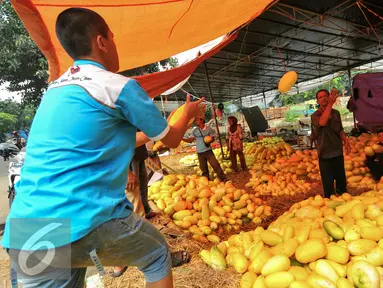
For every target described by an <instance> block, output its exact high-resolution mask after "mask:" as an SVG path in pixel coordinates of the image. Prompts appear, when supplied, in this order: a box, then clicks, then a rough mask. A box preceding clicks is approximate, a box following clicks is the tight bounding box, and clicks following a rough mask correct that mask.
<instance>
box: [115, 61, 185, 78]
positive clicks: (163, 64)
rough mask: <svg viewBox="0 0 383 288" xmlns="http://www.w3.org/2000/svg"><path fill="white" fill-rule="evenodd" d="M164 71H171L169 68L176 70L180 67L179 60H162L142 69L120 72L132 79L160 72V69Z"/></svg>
mask: <svg viewBox="0 0 383 288" xmlns="http://www.w3.org/2000/svg"><path fill="white" fill-rule="evenodd" d="M160 66H161V67H162V69H169V68H174V67H177V66H178V59H177V58H173V57H171V58H168V59H165V60H162V61H160V62H156V63H152V64H148V65H145V66H142V67H138V68H134V69H130V70H126V71H122V72H120V74H122V75H124V76H127V77H131V76H139V75H145V74H151V73H155V72H159V71H160V68H161V67H160Z"/></svg>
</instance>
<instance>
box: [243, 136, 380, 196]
mask: <svg viewBox="0 0 383 288" xmlns="http://www.w3.org/2000/svg"><path fill="white" fill-rule="evenodd" d="M349 141H350V145H351V153H350V155H348V156H345V157H344V163H345V171H346V177H347V185H348V187H351V188H368V189H375V186H376V185H377V186H378V190H379V188H383V184H382V183H383V182H380V183H376V181H375V180H374V179H373V178H372V175H371V174H370V173H369V172H370V171H369V169H368V168H367V167H366V166H365V160H366V155H367V156H372V155H373V154H375V153H382V152H383V147H382V146H381V145H379V144H377V143H378V136H377V135H375V134H363V135H361V136H359V137H358V138H355V137H350V138H349ZM251 174H252V178H251V179H250V181H249V183H247V184H246V186H247V187H252V188H254V190H255V192H256V196H258V197H259V196H264V195H272V196H278V195H296V194H297V193H305V192H308V191H310V190H311V189H312V187H313V186H315V185H316V183H320V180H321V177H320V172H319V161H318V154H317V151H316V150H304V151H300V150H298V151H295V152H294V153H292V154H290V155H289V156H287V155H286V156H282V157H278V158H276V159H275V160H274V161H269V163H255V164H254V165H253V167H252V171H251Z"/></svg>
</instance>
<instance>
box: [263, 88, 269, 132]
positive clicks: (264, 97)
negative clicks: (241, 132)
mask: <svg viewBox="0 0 383 288" xmlns="http://www.w3.org/2000/svg"><path fill="white" fill-rule="evenodd" d="M263 103H264V104H265V115H266V122H267V127H268V126H269V120H268V117H267V109H266V94H265V91H263Z"/></svg>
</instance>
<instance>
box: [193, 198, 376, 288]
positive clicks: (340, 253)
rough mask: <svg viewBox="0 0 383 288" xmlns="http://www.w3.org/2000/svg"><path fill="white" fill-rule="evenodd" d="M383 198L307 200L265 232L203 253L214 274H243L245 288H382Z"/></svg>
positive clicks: (260, 230) (234, 239) (241, 236)
mask: <svg viewBox="0 0 383 288" xmlns="http://www.w3.org/2000/svg"><path fill="white" fill-rule="evenodd" d="M382 209H383V193H382V192H376V191H370V192H367V193H364V194H362V195H360V196H356V197H352V196H351V195H350V194H347V193H345V194H343V195H342V196H341V197H332V199H324V198H322V197H321V196H316V197H315V198H309V199H306V200H304V201H301V202H299V203H296V204H294V205H292V206H291V208H290V210H289V211H287V212H285V213H284V214H283V215H282V216H280V217H279V218H278V219H277V220H276V221H275V222H273V223H271V224H270V226H269V227H268V229H267V230H264V229H263V228H262V227H257V228H256V229H255V230H254V231H250V232H244V233H242V232H241V233H239V234H236V235H233V236H231V237H230V238H229V239H228V241H224V242H221V243H219V244H218V245H216V246H214V247H213V248H212V249H211V250H210V251H208V250H203V251H201V253H200V256H201V258H202V260H203V261H204V262H205V263H206V264H207V265H209V266H210V267H211V268H213V269H215V270H225V269H227V268H228V267H232V269H234V270H235V271H236V272H237V273H241V274H243V276H242V278H241V282H240V287H241V288H258V287H266V288H287V287H291V288H310V287H312V288H322V287H326V288H352V287H363V288H379V287H383V268H382V265H383V239H382V238H383V211H382Z"/></svg>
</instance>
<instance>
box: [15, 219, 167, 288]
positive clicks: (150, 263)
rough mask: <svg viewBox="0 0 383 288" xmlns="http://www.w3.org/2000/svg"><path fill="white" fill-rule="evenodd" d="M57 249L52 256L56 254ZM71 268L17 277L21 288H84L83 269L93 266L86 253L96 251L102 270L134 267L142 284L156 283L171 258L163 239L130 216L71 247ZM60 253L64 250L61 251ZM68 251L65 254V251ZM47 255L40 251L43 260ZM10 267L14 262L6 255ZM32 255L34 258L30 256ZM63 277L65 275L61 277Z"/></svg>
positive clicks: (60, 268) (103, 227) (142, 220)
mask: <svg viewBox="0 0 383 288" xmlns="http://www.w3.org/2000/svg"><path fill="white" fill-rule="evenodd" d="M60 249H62V248H57V249H56V252H57V253H60ZM70 249H71V250H70V251H71V253H70V254H71V261H70V263H71V267H60V264H59V263H56V264H52V265H51V266H52V267H50V269H47V270H49V271H48V272H45V271H44V272H42V273H41V274H39V275H36V276H26V275H25V274H21V273H17V278H18V282H19V284H21V285H22V287H23V288H50V287H54V288H64V287H65V288H68V287H70V288H80V287H84V280H85V273H86V267H88V266H94V264H93V262H92V260H91V258H90V255H89V253H90V251H92V250H94V249H95V250H96V252H97V256H98V257H99V260H100V262H101V264H102V265H103V266H134V267H137V268H138V269H139V270H140V271H142V272H143V273H144V276H145V279H146V282H148V283H152V282H157V281H159V280H161V279H163V278H165V277H166V276H167V275H168V274H169V273H170V271H171V257H170V252H169V248H168V245H167V242H166V240H165V238H164V236H163V235H162V234H161V233H160V232H159V231H158V230H157V229H156V228H155V227H154V226H153V225H152V224H150V223H149V222H148V221H147V220H145V219H144V218H142V217H140V216H138V215H137V214H135V213H132V214H131V215H130V216H128V217H126V218H121V219H113V220H109V221H107V222H105V223H104V224H102V225H100V226H98V227H97V228H96V229H94V230H93V231H92V232H90V233H89V234H88V235H86V236H85V237H83V238H81V239H80V240H78V241H75V242H73V243H71V247H70ZM63 251H64V250H63ZM66 251H68V250H66ZM46 252H47V251H41V253H42V254H41V256H39V255H38V254H37V256H36V257H41V258H42V259H43V258H44V255H46ZM8 253H9V255H10V258H11V262H12V267H15V266H17V258H16V256H15V257H13V256H12V255H16V254H17V253H12V250H9V251H8ZM33 254H36V252H34V253H33ZM63 275H69V276H68V277H67V276H63Z"/></svg>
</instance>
